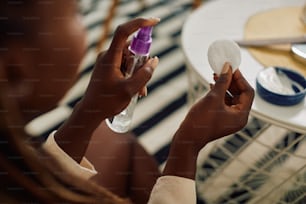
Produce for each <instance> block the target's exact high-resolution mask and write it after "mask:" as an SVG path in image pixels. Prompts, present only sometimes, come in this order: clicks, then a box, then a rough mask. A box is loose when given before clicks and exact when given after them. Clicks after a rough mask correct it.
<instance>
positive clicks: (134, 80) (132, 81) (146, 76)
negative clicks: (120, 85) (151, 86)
mask: <svg viewBox="0 0 306 204" xmlns="http://www.w3.org/2000/svg"><path fill="white" fill-rule="evenodd" d="M158 62H159V60H158V57H154V58H152V59H150V60H148V62H147V63H146V64H145V65H144V66H143V67H141V68H140V69H138V70H137V71H136V72H135V73H134V74H133V75H132V76H131V77H130V78H129V79H127V80H126V83H127V87H129V92H130V94H131V96H133V95H135V94H136V93H137V92H139V90H141V89H142V88H143V87H144V86H145V85H146V84H147V82H148V81H149V80H150V79H151V77H152V74H153V72H154V69H155V68H156V67H157V65H158Z"/></svg>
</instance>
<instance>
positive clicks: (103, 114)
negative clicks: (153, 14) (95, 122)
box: [82, 18, 159, 121]
mask: <svg viewBox="0 0 306 204" xmlns="http://www.w3.org/2000/svg"><path fill="white" fill-rule="evenodd" d="M158 22H159V19H157V18H148V19H144V18H136V19H134V20H131V21H129V22H127V23H124V24H121V25H120V26H118V28H117V29H116V31H115V34H114V38H113V41H112V43H111V45H110V48H109V49H108V50H107V51H105V52H103V53H101V54H100V55H99V56H98V58H97V61H96V65H95V68H94V71H93V74H92V77H91V80H90V83H89V86H88V88H87V90H86V92H85V95H84V97H83V99H82V107H83V108H84V109H88V110H89V111H90V112H92V113H94V112H97V113H98V114H97V118H100V119H99V120H100V121H102V120H103V119H105V118H107V117H110V116H114V115H116V114H117V113H119V112H121V111H122V110H123V109H124V108H125V107H126V106H127V105H128V104H129V102H130V100H131V98H132V97H133V96H134V95H135V94H136V93H138V92H140V93H142V89H143V88H144V87H145V86H146V84H147V82H148V81H149V79H150V78H151V76H152V74H153V71H154V69H155V68H156V66H157V64H158V58H157V57H155V58H151V59H150V60H148V61H147V62H146V64H144V65H143V67H142V68H140V69H138V70H137V71H136V72H135V73H134V74H133V75H132V76H131V77H130V78H128V79H126V78H125V77H124V75H123V73H122V72H121V66H122V59H123V54H124V51H125V49H126V44H127V39H128V37H129V36H130V35H131V34H133V33H134V32H135V31H137V30H138V29H139V28H141V27H145V26H155V25H156V24H157V23H158Z"/></svg>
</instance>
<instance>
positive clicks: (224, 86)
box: [214, 62, 232, 94]
mask: <svg viewBox="0 0 306 204" xmlns="http://www.w3.org/2000/svg"><path fill="white" fill-rule="evenodd" d="M231 81H232V67H231V66H230V64H229V63H228V62H226V63H225V64H224V66H223V69H222V72H221V74H220V76H219V78H218V80H217V81H216V84H215V85H214V89H215V90H217V91H218V92H219V91H220V92H221V93H224V94H225V93H226V90H228V88H229V87H230V84H231Z"/></svg>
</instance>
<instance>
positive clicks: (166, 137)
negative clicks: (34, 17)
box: [41, 0, 306, 204]
mask: <svg viewBox="0 0 306 204" xmlns="http://www.w3.org/2000/svg"><path fill="white" fill-rule="evenodd" d="M210 1H217V0H210ZM206 3H209V1H208V0H206V1H205V0H197V1H193V0H161V1H160V0H120V1H118V0H113V1H111V0H79V5H80V7H79V11H80V13H81V15H82V20H83V23H84V25H85V27H86V29H87V34H88V35H87V45H88V50H87V53H86V56H85V58H84V59H83V62H82V65H81V67H80V73H81V74H80V78H79V80H78V83H77V84H76V85H75V86H74V87H73V89H72V90H71V91H70V92H69V94H68V95H67V96H66V98H65V99H64V100H63V101H62V102H61V105H63V106H65V107H68V108H72V107H73V106H74V105H75V104H76V102H77V101H78V100H79V99H80V97H81V96H82V94H83V92H84V91H85V88H86V86H87V83H88V81H89V77H90V74H91V70H92V68H93V65H94V62H95V59H96V56H97V53H99V52H100V51H102V50H105V49H107V48H108V46H109V43H110V41H111V39H112V34H113V32H114V29H115V28H116V27H117V26H118V25H119V24H121V23H123V22H126V21H128V20H130V19H132V18H135V17H159V18H161V22H160V23H159V24H158V25H157V26H156V27H155V28H154V30H153V44H152V48H151V56H158V57H159V58H160V63H159V66H158V68H157V70H156V71H155V73H154V76H153V78H152V79H151V81H150V83H149V84H148V96H147V97H144V98H142V99H140V100H139V102H138V104H137V106H136V110H135V113H134V118H133V124H132V132H133V133H134V134H135V136H136V137H137V138H138V140H139V142H140V143H141V144H142V145H143V146H144V147H145V149H146V150H147V151H148V152H149V153H150V154H151V155H152V156H153V157H154V158H155V159H156V160H157V161H158V163H159V165H160V169H161V170H162V168H163V166H164V163H165V161H166V158H167V154H168V151H169V146H170V142H171V138H172V136H173V134H174V133H175V131H176V130H177V128H178V126H179V124H180V122H181V121H182V120H183V118H184V116H185V114H186V113H187V111H188V108H189V107H190V103H188V71H187V68H186V63H185V59H184V55H183V52H182V50H181V47H180V37H181V31H182V26H183V24H184V22H185V20H186V18H187V17H188V16H189V15H190V14H191V13H192V12H193V11H194V9H195V8H196V7H197V6H199V5H203V6H205V4H206ZM216 15H217V14H216ZM204 57H206V53H203V60H204ZM194 88H195V89H196V90H197V91H198V93H199V94H200V95H204V94H205V93H206V91H207V89H206V88H205V87H204V86H201V85H200V84H199V85H198V86H197V87H194ZM68 114H69V111H68V112H66V113H62V114H60V115H61V116H60V117H57V119H56V120H54V121H51V122H50V123H49V124H45V126H44V128H43V129H42V130H41V134H42V135H43V136H47V135H49V133H50V131H52V130H53V129H56V128H57V127H58V126H59V124H60V123H61V122H62V121H63V120H64V119H65V117H67V115H68ZM203 117H205V116H203ZM305 121H306V119H305ZM275 135H277V137H275ZM305 147H306V144H305V135H301V134H298V133H295V132H290V131H287V130H286V129H282V128H279V127H276V126H271V125H267V124H265V123H264V122H262V121H260V120H258V119H256V118H253V117H251V118H250V119H249V123H248V125H247V126H246V127H245V128H244V129H243V130H242V131H240V132H238V133H236V134H234V135H230V136H227V137H225V138H223V139H220V140H217V141H215V142H213V143H210V144H209V145H207V147H206V148H204V149H203V151H202V152H201V154H200V156H199V159H198V173H197V178H196V183H197V192H198V203H199V204H200V203H213V204H217V203H228V204H238V203H239V204H240V203H269V204H270V203H299V204H305V203H306V199H305V197H306V167H305V160H306V159H305V157H304V155H305V153H304V151H305ZM299 155H300V156H299ZM303 158H304V159H303ZM295 164H299V165H295ZM294 166H296V167H294ZM266 192H269V193H268V194H267V193H266ZM262 195H265V197H264V198H262V197H261V196H262Z"/></svg>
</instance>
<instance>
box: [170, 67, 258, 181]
mask: <svg viewBox="0 0 306 204" xmlns="http://www.w3.org/2000/svg"><path fill="white" fill-rule="evenodd" d="M227 90H228V91H229V92H230V93H231V94H232V95H233V97H230V96H229V95H228V93H227ZM253 98H254V90H253V88H252V87H251V86H250V85H249V83H248V82H247V81H246V80H245V78H244V77H243V76H242V74H241V72H240V71H239V70H237V71H235V73H234V74H232V69H231V68H230V65H229V64H228V63H226V64H225V65H224V67H223V70H222V74H221V75H220V77H219V78H218V79H217V80H216V83H215V85H213V86H212V89H211V90H210V91H209V92H208V93H207V95H206V96H205V97H203V98H202V99H200V100H199V101H198V102H197V103H196V104H195V105H193V106H192V108H191V109H190V111H189V112H188V114H187V116H186V118H185V120H184V121H183V122H182V124H181V126H180V128H179V129H178V131H177V132H176V134H175V136H174V138H173V142H172V144H171V150H170V154H169V157H168V162H167V165H166V168H165V171H164V174H166V175H177V176H182V177H187V178H191V179H194V175H195V169H196V159H197V156H198V153H199V151H200V150H201V149H202V148H203V147H204V146H205V145H206V144H207V143H209V142H211V141H213V140H216V139H218V138H220V137H223V136H226V135H229V134H231V133H234V132H236V131H238V130H240V129H241V128H243V127H244V126H245V125H246V123H247V121H248V116H249V111H250V109H251V106H252V102H253Z"/></svg>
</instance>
